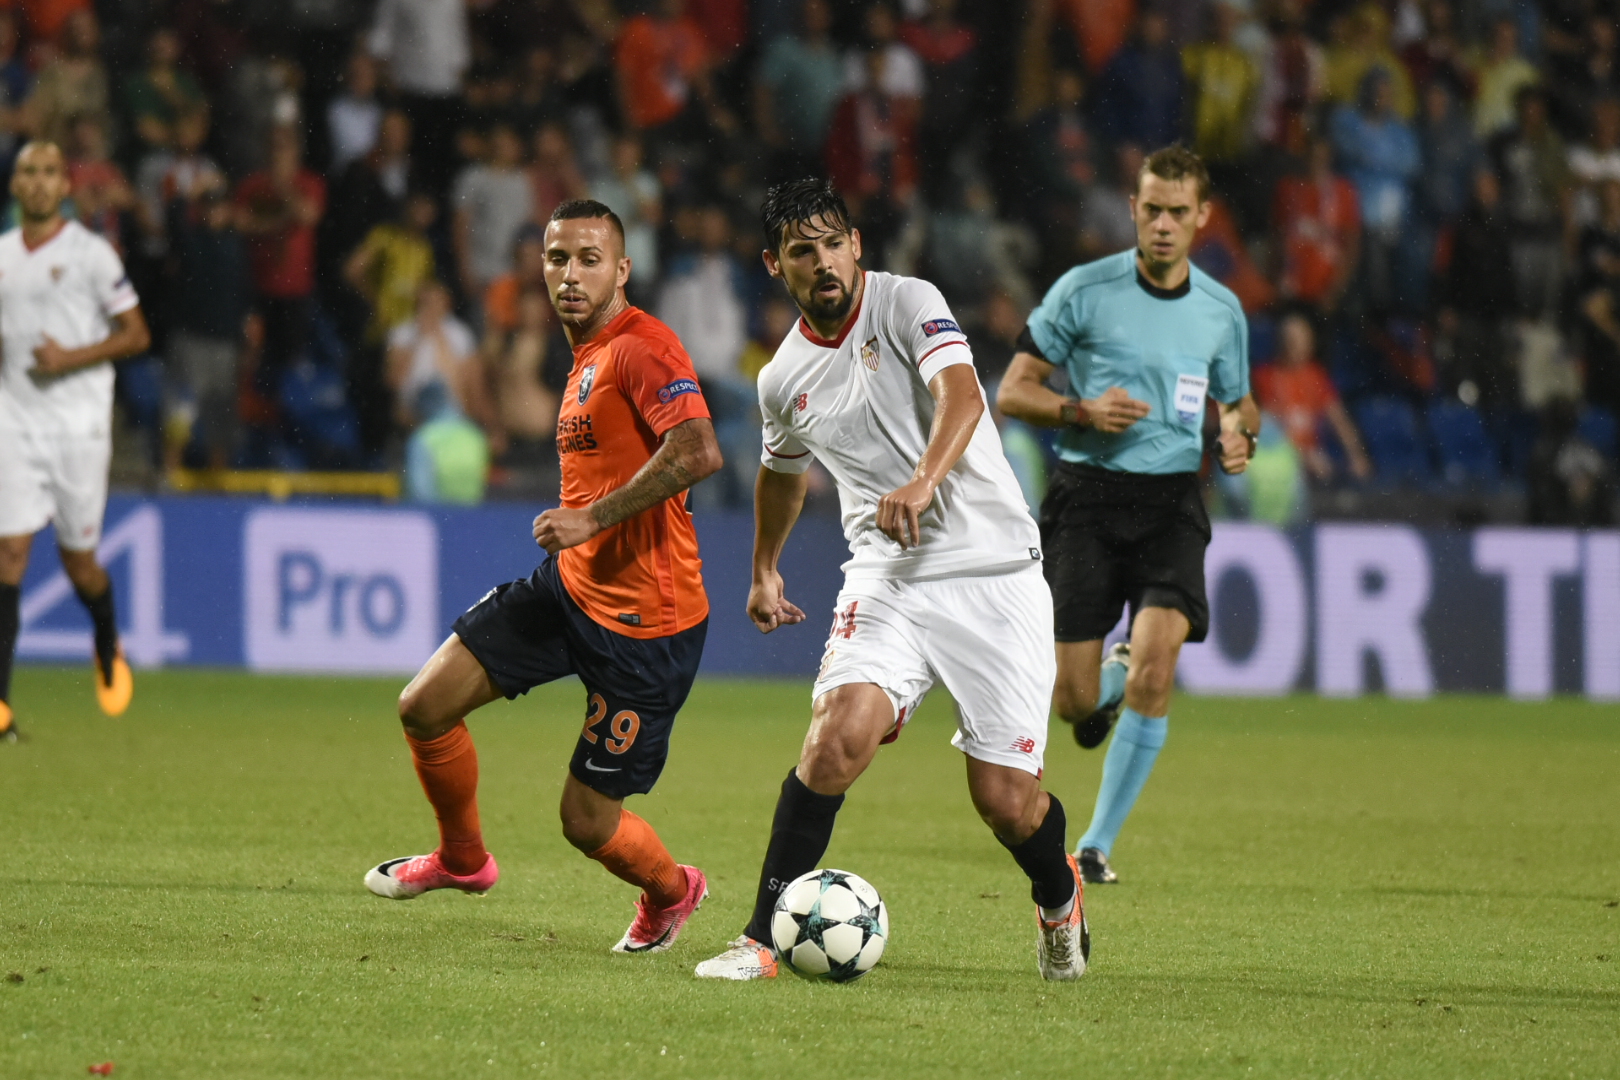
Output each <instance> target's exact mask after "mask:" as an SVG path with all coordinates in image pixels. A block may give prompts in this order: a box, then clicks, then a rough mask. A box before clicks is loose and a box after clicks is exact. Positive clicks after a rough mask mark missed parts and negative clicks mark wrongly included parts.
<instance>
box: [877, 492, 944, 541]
mask: <svg viewBox="0 0 1620 1080" xmlns="http://www.w3.org/2000/svg"><path fill="white" fill-rule="evenodd" d="M933 498H934V489H933V488H932V487H931V486H930V485H929V483H928V481H926V480H913V481H911V483H909V484H907V485H906V486H905V487H899V488H895V489H894V490H893V491H891V492H889V493H888V494H887V495H885V496H883V498H881V499H879V500H878V507H877V527H878V528H880V529H882V530H883V535H884V536H887V537H888V538H889V539H890V540H893V541H894V542H895V543H897V544H899V545H900V547H901V549H902V550H904V549H905V548H908V547H916V546H917V545H918V544H920V543H922V523H921V521H919V520H918V519H919V518H920V517H921V515H922V512H923V511H924V510H926V509H928V504H929V503H930V502H932V501H933Z"/></svg>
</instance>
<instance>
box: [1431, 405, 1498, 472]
mask: <svg viewBox="0 0 1620 1080" xmlns="http://www.w3.org/2000/svg"><path fill="white" fill-rule="evenodd" d="M1428 421H1429V434H1430V435H1431V436H1433V438H1434V450H1435V459H1436V460H1437V461H1438V462H1439V465H1440V478H1441V479H1442V480H1443V481H1444V482H1445V483H1446V484H1449V485H1451V486H1454V487H1463V486H1468V485H1479V484H1494V483H1496V482H1497V481H1498V480H1499V479H1501V476H1502V463H1501V461H1500V459H1499V458H1498V456H1497V450H1496V445H1495V443H1494V442H1493V441H1492V439H1491V436H1490V433H1489V432H1488V431H1486V430H1485V419H1484V417H1482V416H1481V415H1480V413H1479V410H1478V409H1475V408H1473V407H1471V406H1468V405H1465V404H1463V403H1462V402H1460V401H1451V400H1445V401H1437V402H1435V403H1434V404H1433V405H1431V406H1429V413H1428Z"/></svg>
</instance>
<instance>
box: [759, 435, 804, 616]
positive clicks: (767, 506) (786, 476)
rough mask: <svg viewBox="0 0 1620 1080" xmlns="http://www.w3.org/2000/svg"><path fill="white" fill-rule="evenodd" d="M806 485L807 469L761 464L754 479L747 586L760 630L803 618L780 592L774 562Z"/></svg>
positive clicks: (794, 516)
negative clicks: (751, 558)
mask: <svg viewBox="0 0 1620 1080" xmlns="http://www.w3.org/2000/svg"><path fill="white" fill-rule="evenodd" d="M809 486H810V475H809V474H808V473H785V472H776V471H775V470H772V469H767V468H766V467H765V466H763V465H761V466H760V467H759V479H758V480H756V481H755V482H754V582H753V585H752V586H750V587H749V590H748V617H749V618H750V619H752V620H753V622H754V625H755V626H757V627H759V632H760V633H762V634H768V633H770V632H771V631H772V630H775V629H776V628H777V627H778V626H789V625H792V624H793V623H800V622H803V621H804V612H802V611H800V610H799V609H798V608H797V607H795V606H794V605H793V604H791V603H789V602H788V601H787V600H786V599H784V598H783V596H782V592H783V585H782V575H781V573H780V571H779V570H778V569H777V565H778V562H779V560H780V559H781V558H782V548H783V547H784V546H785V545H786V544H787V538H788V534H789V533H791V532H792V531H793V523H794V522H796V521H798V520H799V511H800V510H802V509H803V508H804V493H805V491H806V489H808V488H809Z"/></svg>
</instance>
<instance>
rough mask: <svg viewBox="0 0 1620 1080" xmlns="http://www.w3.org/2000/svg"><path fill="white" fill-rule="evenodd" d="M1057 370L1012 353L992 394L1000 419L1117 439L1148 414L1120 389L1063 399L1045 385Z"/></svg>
mask: <svg viewBox="0 0 1620 1080" xmlns="http://www.w3.org/2000/svg"><path fill="white" fill-rule="evenodd" d="M1055 370H1057V368H1056V366H1055V365H1053V364H1052V363H1050V362H1048V361H1046V360H1043V359H1041V358H1040V357H1039V356H1035V355H1034V354H1032V353H1027V352H1022V351H1020V352H1016V353H1014V354H1013V359H1012V363H1011V364H1010V365H1009V366H1008V367H1007V374H1005V375H1003V376H1002V378H1001V388H1000V389H999V390H998V391H996V408H998V409H1000V410H1001V415H1003V416H1010V417H1012V418H1013V419H1014V420H1022V421H1023V422H1024V423H1026V424H1034V425H1036V426H1037V427H1069V426H1071V425H1072V426H1075V427H1092V428H1096V429H1097V430H1098V431H1101V432H1103V433H1104V434H1106V435H1117V434H1119V433H1120V432H1121V431H1124V430H1125V429H1126V428H1128V427H1130V426H1131V425H1132V424H1134V423H1136V422H1137V421H1138V420H1140V419H1142V418H1143V417H1144V416H1146V415H1147V414H1148V412H1149V411H1150V410H1151V406H1149V405H1148V403H1147V402H1145V401H1137V400H1135V399H1134V398H1132V397H1131V395H1130V394H1128V393H1126V392H1125V390H1124V388H1123V387H1118V386H1113V387H1110V388H1108V389H1107V390H1104V391H1103V392H1102V393H1101V394H1098V395H1097V396H1096V397H1095V398H1093V399H1091V400H1077V399H1075V398H1067V397H1064V396H1063V395H1062V394H1060V393H1058V392H1057V391H1056V390H1053V389H1052V388H1051V387H1050V386H1047V385H1046V380H1047V379H1050V378H1051V377H1052V372H1053V371H1055Z"/></svg>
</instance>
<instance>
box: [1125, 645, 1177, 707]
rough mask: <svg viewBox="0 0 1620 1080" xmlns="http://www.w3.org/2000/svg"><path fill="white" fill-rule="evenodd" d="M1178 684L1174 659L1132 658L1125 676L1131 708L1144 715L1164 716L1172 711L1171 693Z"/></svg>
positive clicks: (1126, 695)
mask: <svg viewBox="0 0 1620 1080" xmlns="http://www.w3.org/2000/svg"><path fill="white" fill-rule="evenodd" d="M1175 685H1176V665H1175V661H1174V660H1168V659H1160V658H1152V659H1147V658H1144V659H1143V660H1142V661H1141V662H1137V661H1136V660H1135V658H1134V657H1133V658H1132V663H1131V670H1130V674H1129V675H1127V676H1126V678H1125V697H1126V699H1127V701H1128V703H1129V704H1130V706H1131V708H1133V709H1135V710H1136V711H1137V712H1139V713H1141V714H1142V715H1144V716H1163V715H1164V714H1165V713H1167V712H1169V711H1170V694H1171V692H1172V691H1173V690H1174V689H1175Z"/></svg>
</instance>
